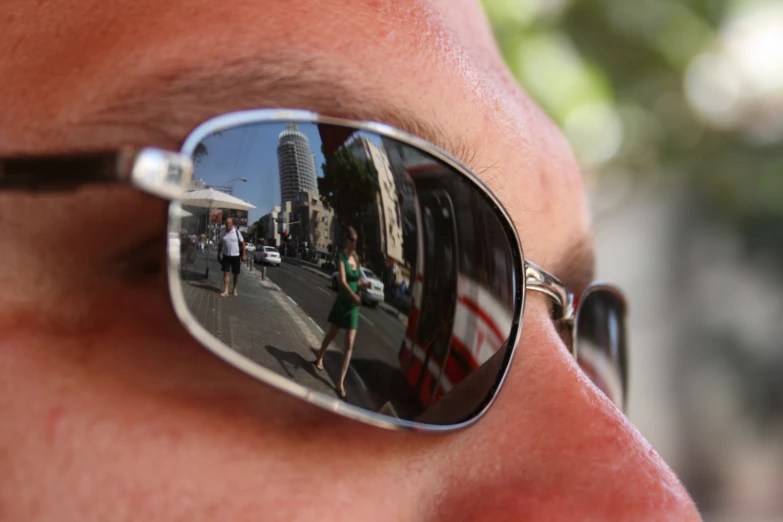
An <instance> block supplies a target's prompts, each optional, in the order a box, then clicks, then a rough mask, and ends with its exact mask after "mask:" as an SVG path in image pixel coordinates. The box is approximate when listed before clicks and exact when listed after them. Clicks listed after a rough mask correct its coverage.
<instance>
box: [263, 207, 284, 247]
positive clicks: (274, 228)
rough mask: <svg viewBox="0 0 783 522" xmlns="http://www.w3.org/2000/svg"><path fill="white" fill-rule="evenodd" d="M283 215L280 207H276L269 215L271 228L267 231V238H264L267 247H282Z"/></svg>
mask: <svg viewBox="0 0 783 522" xmlns="http://www.w3.org/2000/svg"><path fill="white" fill-rule="evenodd" d="M281 213H282V212H281V209H280V206H279V205H275V206H274V207H272V210H270V211H269V213H268V214H267V216H269V227H268V228H267V230H266V237H265V238H264V242H265V244H266V245H270V246H274V247H278V246H280V232H281V227H280V221H281Z"/></svg>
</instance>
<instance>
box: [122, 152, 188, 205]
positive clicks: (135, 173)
mask: <svg viewBox="0 0 783 522" xmlns="http://www.w3.org/2000/svg"><path fill="white" fill-rule="evenodd" d="M192 177H193V162H192V161H191V159H190V158H189V157H188V156H185V155H184V154H180V153H178V152H172V151H167V150H162V149H155V148H145V149H142V150H141V151H139V153H138V154H137V155H136V158H135V160H134V162H133V167H132V170H131V172H130V181H131V183H132V184H133V185H135V186H136V187H138V188H139V189H141V190H143V191H145V192H148V193H150V194H154V195H156V196H160V197H162V198H165V199H179V198H180V197H181V196H182V195H183V194H184V193H185V192H186V191H187V190H188V188H189V187H190V180H191V179H192Z"/></svg>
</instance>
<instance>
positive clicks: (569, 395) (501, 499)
mask: <svg viewBox="0 0 783 522" xmlns="http://www.w3.org/2000/svg"><path fill="white" fill-rule="evenodd" d="M530 297H531V299H530V301H529V302H528V305H527V312H526V317H525V320H524V327H523V334H522V340H521V342H520V345H519V346H518V347H517V353H516V356H515V359H514V361H513V366H512V368H511V370H510V373H509V375H508V378H507V379H506V384H505V387H504V389H503V390H502V391H501V393H500V395H499V396H498V399H497V401H496V403H495V405H494V407H493V408H492V409H490V411H489V413H488V414H487V415H486V416H485V417H484V419H483V420H482V421H481V422H479V423H477V424H476V425H475V426H474V427H473V428H470V429H468V430H466V431H465V433H464V436H460V440H459V444H460V445H461V447H460V448H458V449H457V451H460V454H463V455H468V456H469V458H467V459H465V460H464V461H462V462H460V463H459V464H458V466H461V467H463V468H465V469H463V470H462V471H461V472H458V471H454V473H455V474H454V477H455V480H461V481H463V482H465V481H472V484H473V487H474V488H475V489H471V487H470V486H469V485H467V484H464V483H462V484H461V485H460V486H459V487H457V488H456V490H457V491H459V492H460V493H461V495H460V494H456V495H455V496H454V497H453V498H452V500H453V501H454V502H455V503H456V504H457V505H458V506H459V507H458V508H455V509H456V510H455V511H454V513H453V514H454V515H455V516H456V515H457V514H459V515H460V516H461V517H464V516H465V514H466V513H471V512H472V513H474V514H475V515H476V519H482V520H495V519H499V520H508V519H516V518H515V517H519V518H520V519H528V518H530V519H533V520H553V519H560V518H561V517H562V518H563V519H567V520H698V514H697V513H696V511H695V508H694V505H693V503H692V501H691V500H690V498H689V496H688V494H687V492H686V491H685V490H684V488H683V487H682V485H681V484H680V482H679V481H678V479H677V477H676V476H675V475H674V473H673V472H672V471H671V469H669V467H668V466H667V465H666V464H665V463H664V462H663V460H662V459H661V458H660V457H659V456H658V454H657V453H656V452H655V450H654V449H653V448H652V447H651V446H650V444H649V443H648V442H647V441H646V440H645V439H644V437H643V436H642V435H641V434H640V433H639V432H638V430H636V428H634V426H633V425H632V424H631V423H630V422H629V421H628V419H627V418H626V417H625V416H624V415H623V414H622V412H621V411H620V410H619V409H618V408H616V407H615V406H614V405H613V404H612V402H611V401H610V400H609V399H608V398H606V397H605V396H604V395H603V394H602V393H601V391H600V390H598V389H597V388H596V387H595V386H594V385H593V384H592V383H591V381H590V379H589V378H588V377H587V376H586V375H584V373H583V372H581V370H580V369H579V367H578V365H577V363H576V361H575V360H574V358H573V357H572V355H571V354H570V353H569V352H568V350H567V349H566V347H565V346H564V344H563V342H562V340H561V339H560V336H559V334H558V332H557V330H556V328H555V326H554V323H553V322H552V321H551V319H550V317H549V314H548V312H547V306H546V303H545V301H544V299H545V298H544V297H543V296H541V297H538V296H532V295H531V296H530ZM454 450H455V449H454V448H452V451H454ZM467 469H470V470H471V473H469V474H468V473H466V470H467ZM466 519H471V518H470V517H466Z"/></svg>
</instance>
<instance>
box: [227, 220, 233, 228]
mask: <svg viewBox="0 0 783 522" xmlns="http://www.w3.org/2000/svg"><path fill="white" fill-rule="evenodd" d="M233 226H234V222H233V221H231V218H228V219H227V220H226V230H231V229H232V228H233Z"/></svg>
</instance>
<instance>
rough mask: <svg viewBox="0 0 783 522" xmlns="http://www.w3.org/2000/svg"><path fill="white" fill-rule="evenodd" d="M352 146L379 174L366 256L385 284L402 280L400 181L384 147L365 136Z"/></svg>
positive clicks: (404, 264)
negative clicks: (382, 277) (398, 187)
mask: <svg viewBox="0 0 783 522" xmlns="http://www.w3.org/2000/svg"><path fill="white" fill-rule="evenodd" d="M348 147H349V148H350V150H351V152H352V153H353V155H354V156H356V157H357V158H360V159H363V160H369V161H370V162H372V164H373V166H374V167H375V170H376V172H377V173H378V189H379V190H378V195H377V197H376V201H375V203H374V204H373V205H372V206H371V208H370V212H369V216H368V217H369V219H368V223H367V225H366V227H365V229H364V232H365V234H366V235H367V238H366V241H365V245H366V246H367V248H368V252H367V254H366V255H368V256H369V257H370V260H371V261H372V263H373V265H374V266H373V269H374V270H375V271H376V272H379V273H381V274H382V275H383V276H384V279H385V281H384V282H385V283H389V282H390V281H391V280H393V279H396V280H398V281H399V279H400V276H401V272H402V269H403V268H404V267H405V266H406V263H405V260H404V257H403V243H402V211H401V208H400V201H399V195H398V190H397V180H396V179H395V177H394V174H393V172H392V168H391V165H390V163H389V158H388V157H387V155H386V152H385V151H384V149H383V147H382V146H381V145H379V144H376V143H374V142H373V141H371V140H369V139H368V138H367V137H365V136H361V135H360V136H358V137H357V138H356V139H355V140H353V141H352V142H351V143H350V144H349V145H348ZM370 224H372V225H370Z"/></svg>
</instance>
